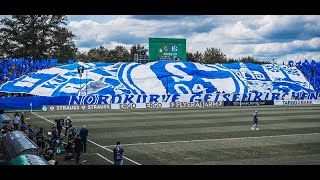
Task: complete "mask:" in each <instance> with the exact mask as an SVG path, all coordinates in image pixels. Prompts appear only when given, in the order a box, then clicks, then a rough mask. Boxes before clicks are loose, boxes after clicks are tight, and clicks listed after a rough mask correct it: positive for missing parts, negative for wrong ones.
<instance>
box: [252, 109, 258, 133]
mask: <svg viewBox="0 0 320 180" xmlns="http://www.w3.org/2000/svg"><path fill="white" fill-rule="evenodd" d="M253 123H254V125H253V126H252V128H251V129H252V130H259V128H258V111H257V110H256V111H255V112H254V113H253Z"/></svg>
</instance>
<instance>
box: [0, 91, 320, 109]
mask: <svg viewBox="0 0 320 180" xmlns="http://www.w3.org/2000/svg"><path fill="white" fill-rule="evenodd" d="M293 97H294V98H296V99H304V100H313V99H320V94H319V93H310V94H308V93H300V94H297V93H291V94H290V93H283V94H280V93H247V94H229V93H226V94H219V93H218V94H164V95H155V94H153V95H145V94H143V95H130V94H122V95H113V96H111V95H107V96H100V95H89V96H58V97H55V96H54V97H45V96H39V97H37V96H35V97H27V98H0V109H30V108H31V106H30V105H31V104H32V107H33V108H34V109H36V108H41V107H42V106H43V105H68V106H73V105H101V104H102V105H103V104H126V105H128V104H129V105H130V104H140V103H144V104H145V103H193V102H214V103H216V102H235V101H242V102H261V101H267V100H291V99H292V98H293ZM181 106H185V105H183V104H182V105H181ZM90 107H91V106H90ZM92 107H93V108H94V106H92Z"/></svg>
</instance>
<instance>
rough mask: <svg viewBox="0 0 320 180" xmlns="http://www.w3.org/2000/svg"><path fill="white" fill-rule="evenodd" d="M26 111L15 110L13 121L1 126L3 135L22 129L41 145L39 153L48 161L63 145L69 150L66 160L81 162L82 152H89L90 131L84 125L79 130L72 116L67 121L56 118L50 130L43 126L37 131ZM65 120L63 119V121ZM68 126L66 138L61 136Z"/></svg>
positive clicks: (53, 157) (52, 158)
mask: <svg viewBox="0 0 320 180" xmlns="http://www.w3.org/2000/svg"><path fill="white" fill-rule="evenodd" d="M27 119H29V118H25V115H24V112H21V113H18V112H15V114H14V117H13V120H12V123H11V122H9V123H4V124H3V126H2V127H0V131H1V133H2V135H4V134H6V133H8V132H12V131H22V132H24V133H25V134H26V135H27V136H28V138H29V139H30V140H31V141H33V142H35V143H36V144H37V146H38V147H39V153H40V155H41V156H43V157H44V159H46V160H47V161H50V160H54V159H55V155H56V154H58V153H57V148H59V147H63V149H65V151H66V152H67V156H66V157H65V159H66V160H76V164H79V163H80V155H81V153H86V152H87V137H88V135H89V131H88V129H87V128H86V126H83V127H82V128H81V129H80V130H79V131H77V128H76V127H75V125H73V121H72V120H71V117H70V116H68V117H67V118H66V123H64V119H60V120H59V121H58V120H56V124H55V125H54V126H53V127H52V128H51V130H49V131H47V132H46V131H45V130H44V129H43V128H42V127H41V128H40V129H39V130H38V131H37V130H35V129H34V128H33V127H32V125H31V124H30V123H28V122H27ZM61 120H63V121H61ZM64 125H65V126H66V128H65V129H66V130H65V132H64V135H65V136H66V138H63V137H61V134H62V129H63V127H64Z"/></svg>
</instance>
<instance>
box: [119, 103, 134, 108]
mask: <svg viewBox="0 0 320 180" xmlns="http://www.w3.org/2000/svg"><path fill="white" fill-rule="evenodd" d="M119 107H120V109H135V108H136V107H137V105H136V104H135V103H129V104H119Z"/></svg>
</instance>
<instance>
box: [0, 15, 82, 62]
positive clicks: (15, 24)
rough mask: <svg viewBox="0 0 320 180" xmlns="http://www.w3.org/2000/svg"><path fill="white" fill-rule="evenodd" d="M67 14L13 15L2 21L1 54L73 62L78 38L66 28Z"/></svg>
mask: <svg viewBox="0 0 320 180" xmlns="http://www.w3.org/2000/svg"><path fill="white" fill-rule="evenodd" d="M66 21H67V16H65V15H13V16H12V19H9V18H4V19H1V20H0V25H3V26H4V27H2V28H0V51H1V52H6V54H7V55H9V56H10V57H13V58H22V57H24V58H27V57H29V56H30V55H32V56H33V58H35V59H41V58H49V57H53V58H58V59H59V61H60V62H66V61H67V60H68V59H72V58H73V57H74V56H75V55H76V52H77V48H76V46H75V44H74V41H73V38H74V37H75V35H74V34H73V33H71V32H70V31H68V29H67V28H66V27H62V26H61V25H66Z"/></svg>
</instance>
